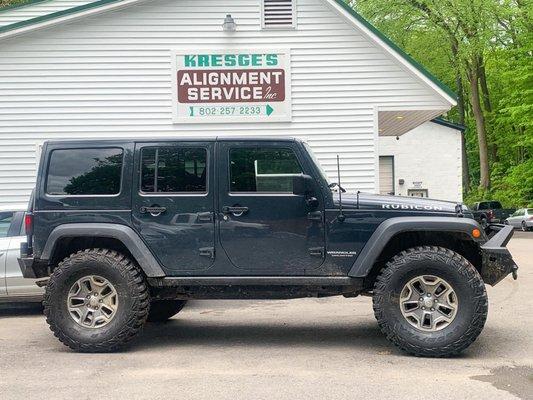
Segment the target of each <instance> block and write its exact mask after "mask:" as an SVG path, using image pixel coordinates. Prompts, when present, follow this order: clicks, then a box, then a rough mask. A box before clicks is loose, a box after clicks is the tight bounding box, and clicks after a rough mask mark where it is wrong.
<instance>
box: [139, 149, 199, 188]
mask: <svg viewBox="0 0 533 400" xmlns="http://www.w3.org/2000/svg"><path fill="white" fill-rule="evenodd" d="M206 167H207V150H206V149H205V148H194V147H144V148H143V149H142V150H141V192H143V193H206V192H207V177H206V173H207V169H206Z"/></svg>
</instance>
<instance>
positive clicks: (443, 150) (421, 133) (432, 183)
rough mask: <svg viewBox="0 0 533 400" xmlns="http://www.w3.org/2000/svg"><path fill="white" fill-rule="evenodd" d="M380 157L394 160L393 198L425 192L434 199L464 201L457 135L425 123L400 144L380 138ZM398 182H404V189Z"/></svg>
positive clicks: (458, 136) (394, 139)
mask: <svg viewBox="0 0 533 400" xmlns="http://www.w3.org/2000/svg"><path fill="white" fill-rule="evenodd" d="M379 155H380V156H394V190H395V193H396V195H399V196H407V194H408V193H407V191H408V190H409V189H427V190H428V196H429V197H431V198H434V199H441V200H450V201H462V200H463V192H462V153H461V132H460V131H458V130H456V129H453V128H448V127H446V126H442V125H439V124H436V123H433V122H426V123H425V124H423V125H420V126H419V127H418V128H415V129H413V130H412V131H410V132H408V133H406V134H404V135H402V136H400V137H399V140H396V138H395V137H390V136H386V137H384V136H382V137H380V138H379ZM400 179H403V180H404V181H405V183H404V184H403V185H400V184H399V180H400ZM415 182H417V183H415ZM417 186H418V187H417Z"/></svg>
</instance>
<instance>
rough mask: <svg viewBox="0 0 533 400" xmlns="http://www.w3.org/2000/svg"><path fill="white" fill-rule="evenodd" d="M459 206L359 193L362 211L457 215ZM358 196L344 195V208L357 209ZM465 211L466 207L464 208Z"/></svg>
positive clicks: (419, 198) (431, 200) (336, 197)
mask: <svg viewBox="0 0 533 400" xmlns="http://www.w3.org/2000/svg"><path fill="white" fill-rule="evenodd" d="M334 199H335V205H336V206H338V205H339V196H338V194H335V195H334ZM457 204H461V203H454V202H453V201H443V200H434V199H427V198H421V197H405V196H386V195H377V194H371V193H359V208H360V209H367V210H368V209H379V210H391V211H394V210H399V211H425V212H428V211H429V212H442V213H446V214H448V213H452V214H455V213H456V211H455V207H456V206H457ZM357 205H358V201H357V194H354V193H343V194H342V206H343V208H346V209H354V208H357ZM463 210H466V207H464V206H463Z"/></svg>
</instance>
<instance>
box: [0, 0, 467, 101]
mask: <svg viewBox="0 0 533 400" xmlns="http://www.w3.org/2000/svg"><path fill="white" fill-rule="evenodd" d="M140 1H142V0H95V1H91V0H55V1H54V0H29V1H28V2H26V3H23V4H22V5H19V6H10V7H6V8H3V9H0V40H1V39H3V38H7V37H12V36H15V35H18V34H21V33H25V32H29V31H32V30H35V29H38V28H42V27H45V26H51V25H55V24H59V23H61V22H63V21H66V20H71V19H75V18H82V17H84V16H86V15H92V14H94V13H98V12H105V11H108V10H112V9H116V8H121V7H125V6H127V5H129V4H132V3H137V2H140ZM323 1H325V2H326V3H329V5H330V6H331V7H333V8H335V9H336V10H337V11H338V12H339V13H340V14H341V15H343V16H345V17H346V18H347V20H348V21H349V22H351V23H352V24H353V25H354V26H355V27H356V28H357V29H358V30H359V31H361V32H362V33H363V34H365V35H366V36H367V37H369V38H370V39H371V40H373V41H374V42H375V43H377V44H378V45H380V46H381V47H382V48H384V49H385V50H386V51H387V52H388V53H389V54H390V55H392V56H393V57H394V58H396V59H397V60H398V61H399V62H400V63H402V64H403V66H404V67H405V68H406V69H408V70H409V71H410V72H411V73H412V74H413V75H415V76H417V77H418V78H419V79H421V80H422V81H424V83H426V85H428V86H430V87H431V88H432V89H434V90H435V91H436V92H437V93H439V94H440V95H441V97H443V98H444V99H445V100H446V101H447V102H448V103H450V104H451V105H452V106H453V105H456V104H457V101H456V100H457V95H456V94H455V92H454V91H453V90H451V89H450V88H449V87H448V86H447V85H446V84H444V83H443V82H441V81H440V80H439V79H437V78H436V77H435V76H434V75H433V74H431V73H430V72H429V71H428V70H427V69H425V68H424V67H423V66H422V65H421V64H420V63H418V62H417V61H416V60H414V59H413V58H412V57H411V56H410V55H409V54H407V53H406V52H404V51H403V50H402V49H401V48H400V47H399V46H398V45H396V44H395V43H394V42H393V41H392V40H390V39H389V38H388V37H387V36H386V35H385V34H383V33H382V32H381V31H380V30H379V29H377V28H376V27H375V26H374V25H372V24H371V23H370V22H369V21H367V20H366V19H365V18H363V17H362V16H361V15H360V14H359V13H357V12H356V11H355V10H354V9H353V8H352V7H350V6H349V5H348V4H347V3H345V2H344V1H343V0H323ZM46 3H49V4H53V5H58V6H59V7H42V8H41V9H36V10H35V12H34V13H31V12H27V13H20V15H19V18H17V17H15V18H14V19H12V20H11V22H7V23H4V24H2V18H1V17H2V14H4V13H5V12H11V13H15V14H17V10H23V9H24V10H29V9H30V8H31V6H37V5H39V6H41V5H43V6H44V5H46ZM73 3H74V4H76V3H77V5H75V6H72V4H73ZM61 5H62V6H61ZM47 9H48V12H47ZM4 15H5V14H4ZM28 15H31V16H28ZM7 21H9V19H7Z"/></svg>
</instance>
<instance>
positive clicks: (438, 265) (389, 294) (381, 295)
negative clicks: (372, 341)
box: [373, 246, 488, 357]
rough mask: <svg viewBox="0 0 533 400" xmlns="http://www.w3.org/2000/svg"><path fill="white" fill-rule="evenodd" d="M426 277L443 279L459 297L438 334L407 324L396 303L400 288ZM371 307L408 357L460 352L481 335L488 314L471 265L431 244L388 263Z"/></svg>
mask: <svg viewBox="0 0 533 400" xmlns="http://www.w3.org/2000/svg"><path fill="white" fill-rule="evenodd" d="M425 274H429V275H435V276H437V277H439V278H442V279H445V280H446V281H447V282H448V283H449V284H451V286H452V287H453V289H454V291H455V293H456V295H457V298H458V304H459V307H458V311H457V314H456V316H455V318H454V319H453V321H452V322H451V323H450V324H449V325H448V326H446V327H445V328H444V329H442V330H438V331H436V332H424V331H422V330H419V329H417V328H415V327H414V326H412V325H410V324H409V323H408V321H407V320H406V319H405V318H404V316H403V315H402V312H401V310H400V305H399V299H400V293H401V290H402V289H403V287H404V285H405V284H406V283H407V282H408V281H409V280H410V279H412V278H414V277H416V276H419V275H425ZM373 305H374V315H375V317H376V319H377V321H378V325H379V327H380V328H381V331H382V332H383V333H384V334H385V335H386V337H387V339H388V340H390V341H391V342H392V343H394V344H395V345H396V346H397V347H399V348H400V349H401V350H403V351H405V352H407V353H409V354H412V355H415V356H424V357H449V356H454V355H457V354H459V353H460V352H461V351H463V350H464V349H466V348H467V347H468V346H470V345H471V344H472V343H473V342H474V340H476V338H477V337H478V336H479V334H480V333H481V331H482V330H483V326H484V325H485V321H486V319H487V312H488V299H487V293H486V290H485V285H484V283H483V280H482V278H481V276H480V275H479V273H478V271H477V270H476V269H475V268H474V266H473V265H472V264H471V263H470V262H469V261H468V260H466V259H465V258H464V257H462V256H461V255H459V254H457V253H455V252H454V251H451V250H449V249H445V248H442V247H430V246H423V247H416V248H412V249H408V250H405V251H402V252H401V253H399V254H398V255H396V256H395V257H393V258H392V259H391V260H390V261H389V262H388V263H387V265H386V267H385V268H384V269H383V270H382V271H381V274H380V275H379V276H378V277H377V280H376V282H375V285H374V295H373Z"/></svg>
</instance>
